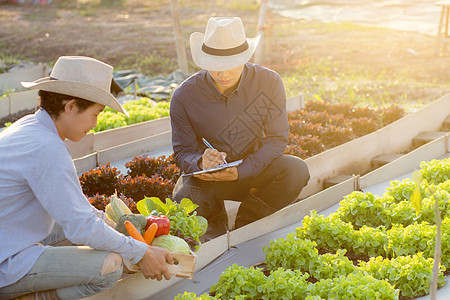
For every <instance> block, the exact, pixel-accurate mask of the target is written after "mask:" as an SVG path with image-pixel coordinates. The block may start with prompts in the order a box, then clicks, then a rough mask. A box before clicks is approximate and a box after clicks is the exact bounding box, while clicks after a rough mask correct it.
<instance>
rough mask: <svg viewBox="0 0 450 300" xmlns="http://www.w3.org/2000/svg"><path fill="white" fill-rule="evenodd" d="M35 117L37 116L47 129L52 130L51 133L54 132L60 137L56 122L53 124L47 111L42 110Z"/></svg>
mask: <svg viewBox="0 0 450 300" xmlns="http://www.w3.org/2000/svg"><path fill="white" fill-rule="evenodd" d="M34 115H35V116H36V119H37V120H39V122H41V123H42V124H43V125H44V126H45V127H47V128H48V129H50V131H52V132H53V133H55V134H56V135H57V136H58V137H59V134H58V130H57V129H56V125H55V122H53V119H52V117H51V116H50V115H49V114H48V112H47V111H46V110H45V109H43V108H40V109H39V110H38V111H37V112H36V113H35V114H34Z"/></svg>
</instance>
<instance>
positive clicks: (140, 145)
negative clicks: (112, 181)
mask: <svg viewBox="0 0 450 300" xmlns="http://www.w3.org/2000/svg"><path fill="white" fill-rule="evenodd" d="M171 142H172V133H171V132H170V131H166V132H164V133H160V134H158V135H154V136H151V137H148V138H143V139H140V140H137V141H133V142H129V143H126V144H122V145H119V146H115V147H111V148H108V149H105V150H100V151H98V164H99V165H100V166H101V165H104V164H106V163H109V162H115V161H119V160H122V159H125V158H128V157H133V156H136V155H140V154H144V153H146V152H150V151H153V150H157V149H161V148H164V147H167V146H170V145H171Z"/></svg>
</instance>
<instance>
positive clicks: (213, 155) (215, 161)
mask: <svg viewBox="0 0 450 300" xmlns="http://www.w3.org/2000/svg"><path fill="white" fill-rule="evenodd" d="M226 157H227V154H226V153H225V152H219V151H217V150H216V149H209V148H207V149H206V150H205V152H204V153H203V155H202V158H201V159H202V162H201V164H200V166H199V167H200V168H201V169H202V170H204V169H210V168H215V167H217V166H218V165H221V164H223V160H222V159H225V158H226Z"/></svg>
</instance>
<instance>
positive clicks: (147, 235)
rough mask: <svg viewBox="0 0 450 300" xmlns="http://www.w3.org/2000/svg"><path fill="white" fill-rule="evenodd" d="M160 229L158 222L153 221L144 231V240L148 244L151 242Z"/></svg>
mask: <svg viewBox="0 0 450 300" xmlns="http://www.w3.org/2000/svg"><path fill="white" fill-rule="evenodd" d="M157 231H158V224H156V223H152V224H151V225H150V226H149V227H148V228H147V230H146V231H145V232H144V240H145V242H146V243H147V244H149V245H150V244H151V243H152V241H153V238H154V237H155V234H156V232H157Z"/></svg>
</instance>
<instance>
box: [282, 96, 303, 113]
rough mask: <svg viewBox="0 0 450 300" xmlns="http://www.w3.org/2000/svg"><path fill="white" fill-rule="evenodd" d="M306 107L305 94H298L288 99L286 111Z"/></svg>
mask: <svg viewBox="0 0 450 300" xmlns="http://www.w3.org/2000/svg"><path fill="white" fill-rule="evenodd" d="M303 108H305V98H304V97H303V94H298V95H295V96H292V97H289V98H287V99H286V111H288V112H290V111H294V110H297V109H303Z"/></svg>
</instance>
